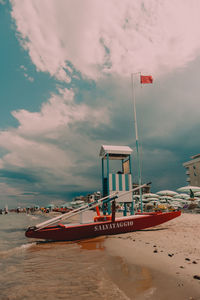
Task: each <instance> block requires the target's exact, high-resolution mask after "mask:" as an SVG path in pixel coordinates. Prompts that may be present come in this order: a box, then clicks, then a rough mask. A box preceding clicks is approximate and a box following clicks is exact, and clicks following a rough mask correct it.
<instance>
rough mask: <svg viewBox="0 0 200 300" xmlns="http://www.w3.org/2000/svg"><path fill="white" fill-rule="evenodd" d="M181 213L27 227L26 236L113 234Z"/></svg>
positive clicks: (64, 238) (66, 237)
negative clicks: (36, 227)
mask: <svg viewBox="0 0 200 300" xmlns="http://www.w3.org/2000/svg"><path fill="white" fill-rule="evenodd" d="M180 215H181V212H180V211H174V212H163V213H162V212H156V213H149V214H138V215H133V216H129V217H122V218H117V219H115V221H114V222H112V221H104V222H94V223H88V224H78V225H71V226H70V225H62V224H58V225H55V226H48V227H45V228H42V229H34V228H31V227H30V228H28V229H27V230H26V233H25V235H26V237H28V238H37V239H45V240H50V241H76V240H81V239H88V238H94V237H98V236H102V235H115V234H121V233H127V232H133V231H137V230H141V229H146V228H150V227H153V226H157V225H160V224H162V223H165V222H167V221H170V220H172V219H174V218H176V217H178V216H180Z"/></svg>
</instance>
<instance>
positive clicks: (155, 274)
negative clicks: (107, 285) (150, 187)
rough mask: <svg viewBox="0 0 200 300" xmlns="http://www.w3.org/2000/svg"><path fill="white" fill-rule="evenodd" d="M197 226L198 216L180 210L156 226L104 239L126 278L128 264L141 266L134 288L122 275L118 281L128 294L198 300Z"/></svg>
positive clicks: (199, 258)
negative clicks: (139, 277) (173, 216)
mask: <svg viewBox="0 0 200 300" xmlns="http://www.w3.org/2000/svg"><path fill="white" fill-rule="evenodd" d="M199 228H200V215H198V214H191V213H183V214H182V215H181V216H180V217H178V218H176V219H174V220H172V221H170V222H168V223H165V224H162V225H160V226H157V227H155V228H151V229H147V230H142V231H138V232H133V233H126V234H121V235H117V236H113V237H109V238H108V239H106V242H105V245H106V249H107V250H108V251H109V253H110V254H111V255H114V256H116V257H119V258H120V260H121V264H122V265H123V266H124V270H125V273H126V276H127V279H128V280H129V281H130V276H131V267H130V266H131V265H134V266H135V267H137V266H138V268H140V273H141V280H138V285H137V288H135V289H134V288H133V287H131V286H130V285H129V286H126V280H125V278H124V279H123V280H124V282H122V283H121V287H120V288H121V289H122V290H123V289H124V292H125V293H126V295H127V297H128V298H129V299H158V300H161V299H162V300H165V299H166V300H167V299H170V298H172V299H176V300H177V299H180V300H181V299H190V300H192V299H195V300H196V299H200V231H199ZM126 276H125V277H126ZM198 276H199V278H198ZM194 277H196V278H194ZM116 280H117V279H116ZM123 280H122V281H123ZM128 280H127V281H128ZM118 283H119V281H118ZM133 293H135V294H133Z"/></svg>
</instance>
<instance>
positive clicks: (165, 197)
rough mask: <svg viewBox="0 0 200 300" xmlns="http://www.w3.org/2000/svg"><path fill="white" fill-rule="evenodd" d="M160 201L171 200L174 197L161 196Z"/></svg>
mask: <svg viewBox="0 0 200 300" xmlns="http://www.w3.org/2000/svg"><path fill="white" fill-rule="evenodd" d="M159 199H161V200H171V199H172V197H171V196H160V197H159Z"/></svg>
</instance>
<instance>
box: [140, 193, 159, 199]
mask: <svg viewBox="0 0 200 300" xmlns="http://www.w3.org/2000/svg"><path fill="white" fill-rule="evenodd" d="M142 196H143V197H145V198H159V195H157V194H153V193H146V194H143V195H142Z"/></svg>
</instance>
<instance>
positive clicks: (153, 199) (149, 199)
mask: <svg viewBox="0 0 200 300" xmlns="http://www.w3.org/2000/svg"><path fill="white" fill-rule="evenodd" d="M147 199H148V201H159V198H157V197H150V198H147Z"/></svg>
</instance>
